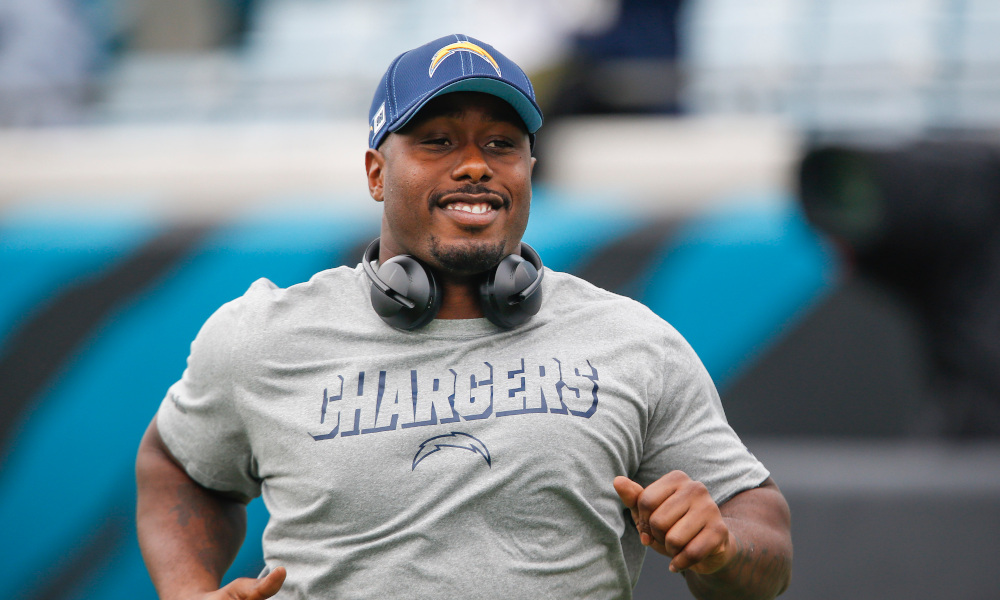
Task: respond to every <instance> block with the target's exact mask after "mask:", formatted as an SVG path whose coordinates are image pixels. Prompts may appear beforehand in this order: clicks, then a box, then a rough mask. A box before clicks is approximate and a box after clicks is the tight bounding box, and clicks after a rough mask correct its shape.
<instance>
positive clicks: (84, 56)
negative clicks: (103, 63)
mask: <svg viewBox="0 0 1000 600" xmlns="http://www.w3.org/2000/svg"><path fill="white" fill-rule="evenodd" d="M84 16H85V15H84V13H83V12H82V10H81V4H80V3H78V2H76V1H74V0H5V1H4V2H0V125H16V126H33V125H49V124H59V123H71V122H75V121H78V120H79V119H80V117H81V110H82V107H83V105H84V104H85V102H86V99H87V95H88V86H89V83H90V81H89V79H90V76H91V74H92V72H93V68H94V66H95V64H96V62H97V60H98V53H99V43H98V40H97V39H96V38H95V35H94V32H93V31H92V30H91V29H90V28H89V27H88V23H87V21H86V19H85V18H84Z"/></svg>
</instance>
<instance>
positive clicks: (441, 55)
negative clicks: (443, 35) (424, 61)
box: [427, 42, 500, 77]
mask: <svg viewBox="0 0 1000 600" xmlns="http://www.w3.org/2000/svg"><path fill="white" fill-rule="evenodd" d="M456 52H470V53H472V54H475V55H476V56H478V57H480V58H482V59H483V60H485V61H486V62H488V63H490V65H491V66H492V67H493V70H494V71H496V72H497V77H499V76H500V65H498V64H497V61H496V60H494V59H493V57H492V56H490V53H489V52H487V51H486V50H483V49H482V48H480V47H479V46H477V45H476V44H473V43H472V42H455V43H454V44H448V45H447V46H445V47H444V48H441V49H440V50H438V51H437V52H436V53H435V54H434V57H433V58H431V65H430V67H428V69H427V76H428V77H434V71H436V70H437V68H438V65H440V64H441V62H442V61H443V60H444V59H446V58H448V57H449V56H451V55H452V54H454V53H456Z"/></svg>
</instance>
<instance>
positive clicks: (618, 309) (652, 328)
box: [539, 269, 702, 370]
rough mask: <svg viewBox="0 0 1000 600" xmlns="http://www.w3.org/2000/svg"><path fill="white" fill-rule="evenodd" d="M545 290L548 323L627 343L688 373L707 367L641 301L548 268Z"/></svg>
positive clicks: (544, 309)
mask: <svg viewBox="0 0 1000 600" xmlns="http://www.w3.org/2000/svg"><path fill="white" fill-rule="evenodd" d="M543 285H544V288H543V291H544V294H545V297H544V300H543V305H542V312H541V314H540V315H539V316H541V317H542V318H543V319H544V320H545V321H546V322H547V323H548V324H551V325H554V326H558V327H560V328H562V329H568V330H571V331H573V332H574V333H575V334H576V335H578V336H583V337H588V338H590V339H593V340H594V342H595V343H601V344H604V343H606V342H608V341H609V340H618V341H619V342H625V341H627V343H628V345H629V347H630V348H631V349H633V350H636V351H641V352H642V353H643V354H645V355H647V356H650V355H652V357H655V358H656V359H657V360H659V361H663V362H665V363H673V364H674V365H675V366H682V367H683V368H684V369H685V370H688V369H699V368H702V367H701V361H700V359H699V358H698V357H697V355H696V354H695V352H694V350H693V349H692V348H691V346H690V344H688V342H687V340H685V339H684V337H683V336H682V335H681V334H680V333H679V332H678V331H677V330H676V329H675V328H674V327H673V326H672V325H671V324H670V323H668V322H667V321H666V320H664V319H663V318H662V317H661V316H659V315H657V314H656V313H654V312H653V311H652V310H651V309H650V308H649V307H647V306H646V305H644V304H642V303H641V302H638V301H636V300H633V299H632V298H627V297H625V296H622V295H619V294H615V293H614V292H609V291H608V290H605V289H602V288H599V287H597V286H595V285H593V284H591V283H589V282H587V281H585V280H583V279H580V278H579V277H576V276H574V275H570V274H568V273H562V272H559V271H551V270H548V269H546V271H545V279H544V280H543Z"/></svg>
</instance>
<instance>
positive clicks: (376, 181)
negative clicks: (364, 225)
mask: <svg viewBox="0 0 1000 600" xmlns="http://www.w3.org/2000/svg"><path fill="white" fill-rule="evenodd" d="M384 167H385V155H383V154H382V153H381V152H379V151H378V150H375V149H372V148H369V149H368V150H366V151H365V171H366V172H367V173H368V193H369V194H370V195H371V197H372V198H373V199H374V200H375V201H376V202H381V201H382V200H384V196H383V195H382V190H383V186H382V184H383V175H384V173H385V170H384Z"/></svg>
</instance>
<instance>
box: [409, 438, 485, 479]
mask: <svg viewBox="0 0 1000 600" xmlns="http://www.w3.org/2000/svg"><path fill="white" fill-rule="evenodd" d="M445 448H458V449H460V450H468V451H469V452H474V453H476V454H478V455H480V456H482V457H483V460H485V461H486V464H487V465H488V466H490V467H492V466H493V459H492V458H490V450H489V448H487V447H486V444H484V443H483V442H482V441H480V440H479V439H478V438H476V437H473V436H471V435H469V434H467V433H462V432H461V431H452V432H451V433H446V434H444V435H436V436H434V437H432V438H430V439H429V440H424V441H423V442H421V444H420V448H419V449H418V450H417V453H416V454H415V455H414V456H413V467H411V469H410V470H411V471H413V470H416V468H417V465H418V464H420V461H422V460H424V459H425V458H427V457H428V456H430V455H431V454H434V453H435V452H439V451H441V450H444V449H445Z"/></svg>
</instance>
